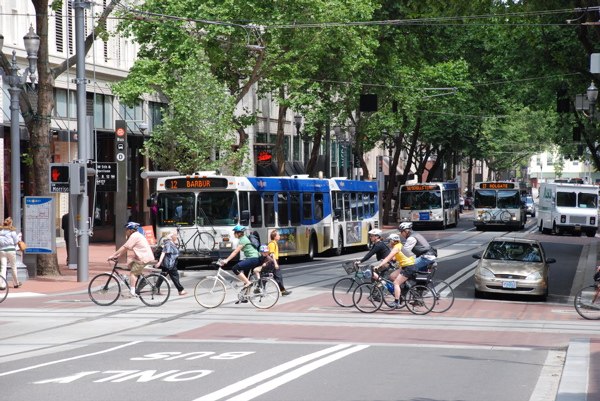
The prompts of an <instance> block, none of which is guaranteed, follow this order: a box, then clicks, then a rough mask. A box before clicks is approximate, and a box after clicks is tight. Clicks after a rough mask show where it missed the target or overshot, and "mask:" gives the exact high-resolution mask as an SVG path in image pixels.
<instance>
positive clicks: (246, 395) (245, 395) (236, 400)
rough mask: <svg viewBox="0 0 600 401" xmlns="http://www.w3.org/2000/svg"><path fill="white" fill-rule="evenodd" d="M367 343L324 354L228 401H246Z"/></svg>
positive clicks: (360, 349) (356, 350)
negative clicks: (324, 355)
mask: <svg viewBox="0 0 600 401" xmlns="http://www.w3.org/2000/svg"><path fill="white" fill-rule="evenodd" d="M368 347H369V346H368V345H356V346H354V347H352V348H349V349H345V350H342V351H340V352H337V353H335V354H333V355H329V356H326V357H325V358H322V359H319V360H317V361H314V362H311V363H309V364H306V365H304V366H301V367H299V368H298V369H295V370H292V371H291V372H288V373H286V374H283V375H281V376H279V377H277V378H275V379H273V380H271V381H268V382H266V383H263V384H261V385H259V386H256V387H255V388H253V389H251V390H248V391H246V392H244V393H241V394H238V395H237V396H235V397H233V398H230V399H229V400H228V401H247V400H252V399H254V398H256V397H258V396H260V395H262V394H264V393H266V392H269V391H271V390H274V389H276V388H277V387H279V386H281V385H283V384H285V383H287V382H290V381H292V380H294V379H297V378H298V377H300V376H302V375H305V374H307V373H309V372H312V371H313V370H315V369H317V368H320V367H321V366H325V365H327V364H329V363H331V362H334V361H337V360H338V359H341V358H344V357H346V356H348V355H350V354H353V353H355V352H358V351H362V350H363V349H365V348H368Z"/></svg>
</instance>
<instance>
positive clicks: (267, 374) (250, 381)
mask: <svg viewBox="0 0 600 401" xmlns="http://www.w3.org/2000/svg"><path fill="white" fill-rule="evenodd" d="M351 346H352V344H339V345H336V346H334V347H330V348H326V349H324V350H321V351H317V352H313V353H312V354H308V355H304V356H301V357H299V358H296V359H294V360H291V361H289V362H285V363H283V364H281V365H279V366H275V367H273V368H271V369H267V370H265V371H263V372H261V373H258V374H256V375H254V376H251V377H248V378H246V379H244V380H240V381H238V382H236V383H234V384H231V385H229V386H227V387H224V388H222V389H220V390H217V391H214V392H212V393H210V394H206V395H204V396H202V397H200V398H196V399H195V400H194V401H216V400H220V399H222V398H224V397H227V396H229V395H231V394H234V393H237V392H238V391H241V390H244V389H245V388H247V387H250V386H252V385H255V384H257V383H259V382H261V381H263V380H266V379H270V378H271V377H273V376H276V375H279V374H281V372H284V371H286V370H289V369H292V368H295V367H296V366H299V365H302V364H304V363H307V362H310V361H312V360H314V359H317V358H321V357H324V356H326V355H328V354H332V353H334V352H340V351H344V350H346V349H349V350H352V352H356V351H360V350H361V349H364V348H366V347H368V345H366V346H354V347H352V348H350V347H351ZM357 348H359V349H357ZM336 355H338V354H333V356H336ZM343 356H346V355H342V356H340V357H343ZM311 365H312V364H311ZM244 394H245V393H244Z"/></svg>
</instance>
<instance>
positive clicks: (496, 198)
mask: <svg viewBox="0 0 600 401" xmlns="http://www.w3.org/2000/svg"><path fill="white" fill-rule="evenodd" d="M475 207H476V208H479V209H495V208H500V209H518V208H520V207H521V196H520V195H519V191H518V190H516V189H515V190H514V191H513V190H511V191H496V190H493V189H480V190H477V191H475Z"/></svg>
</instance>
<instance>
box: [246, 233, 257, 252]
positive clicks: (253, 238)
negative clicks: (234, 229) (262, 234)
mask: <svg viewBox="0 0 600 401" xmlns="http://www.w3.org/2000/svg"><path fill="white" fill-rule="evenodd" d="M247 237H248V239H249V240H250V243H251V244H252V246H253V247H254V248H255V249H256V250H257V251H258V248H260V240H259V239H258V235H257V234H256V233H251V234H250V235H248V236H247Z"/></svg>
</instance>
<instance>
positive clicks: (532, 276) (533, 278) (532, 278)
mask: <svg viewBox="0 0 600 401" xmlns="http://www.w3.org/2000/svg"><path fill="white" fill-rule="evenodd" d="M541 279H542V273H540V272H535V273H531V274H530V275H529V276H527V277H525V280H529V281H537V280H541Z"/></svg>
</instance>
